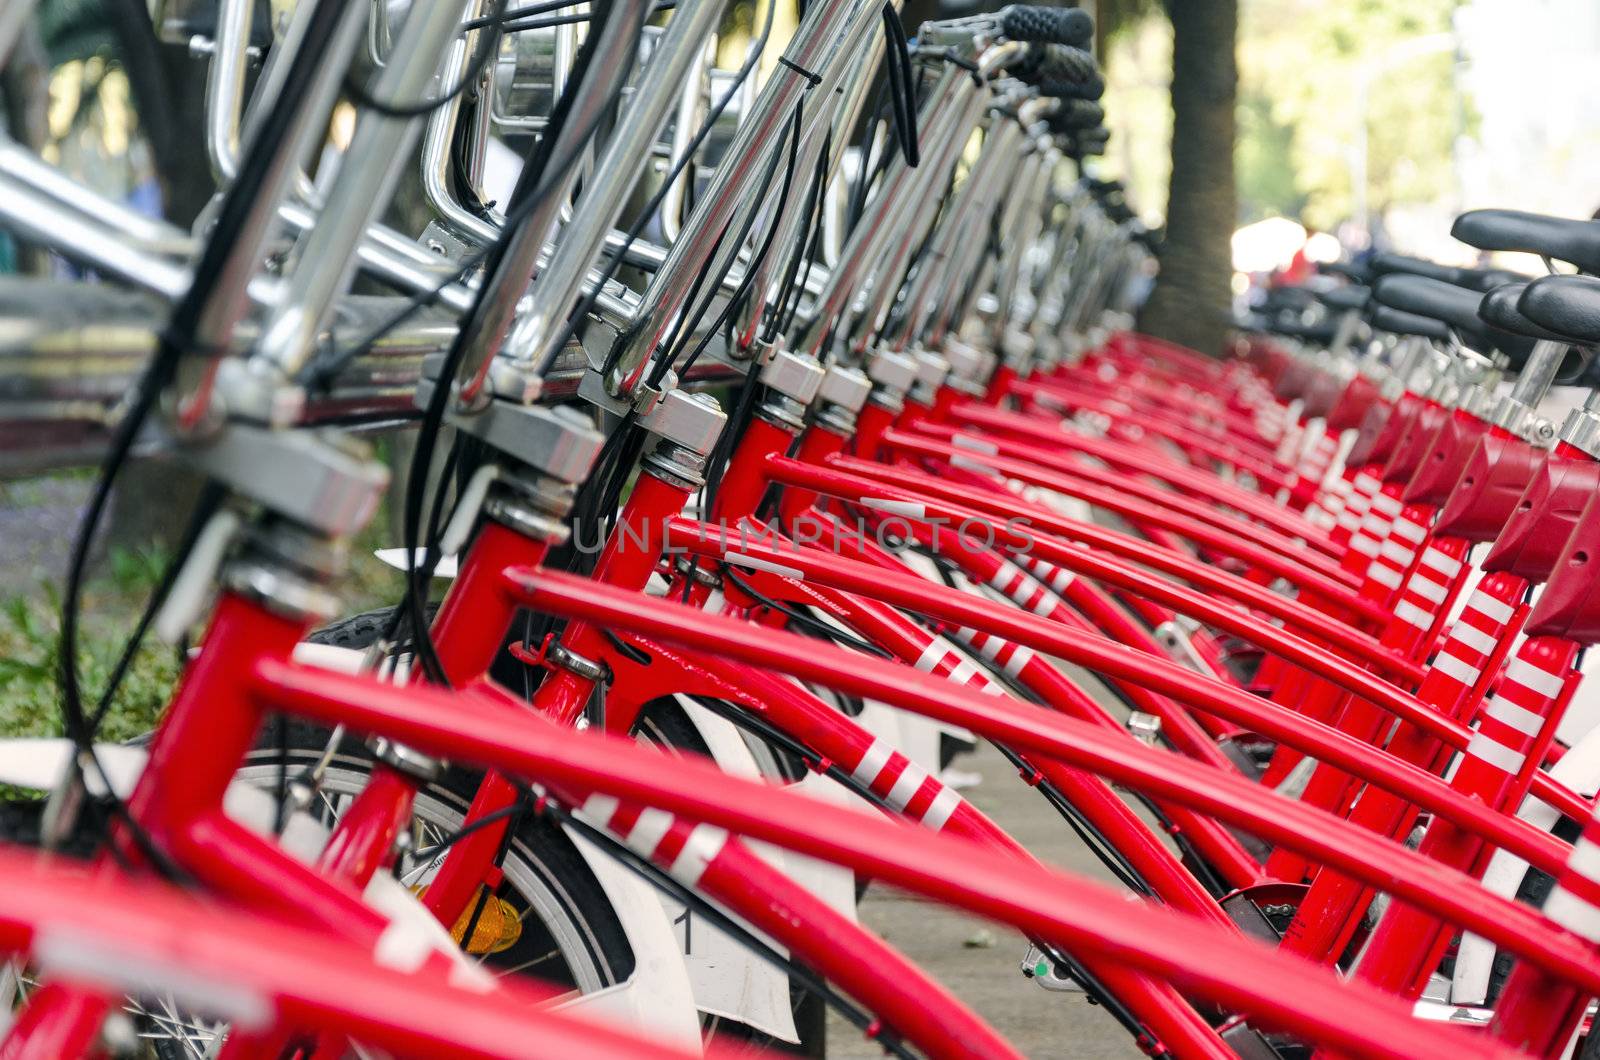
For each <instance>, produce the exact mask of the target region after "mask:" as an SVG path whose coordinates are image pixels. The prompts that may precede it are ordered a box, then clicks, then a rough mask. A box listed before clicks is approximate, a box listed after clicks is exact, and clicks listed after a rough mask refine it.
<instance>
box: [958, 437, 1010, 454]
mask: <svg viewBox="0 0 1600 1060" xmlns="http://www.w3.org/2000/svg"><path fill="white" fill-rule="evenodd" d="M950 444H951V445H953V446H955V447H956V448H958V449H970V450H972V451H973V452H974V453H998V452H999V451H1000V447H999V446H997V445H995V444H994V443H993V442H990V441H985V440H984V439H982V438H974V437H973V436H972V435H970V434H957V435H952V436H951V438H950Z"/></svg>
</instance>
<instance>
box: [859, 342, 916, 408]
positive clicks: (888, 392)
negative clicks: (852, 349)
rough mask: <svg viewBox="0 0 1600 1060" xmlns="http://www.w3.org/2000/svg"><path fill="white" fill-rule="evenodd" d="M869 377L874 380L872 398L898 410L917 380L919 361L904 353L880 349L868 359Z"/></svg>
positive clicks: (875, 401)
mask: <svg viewBox="0 0 1600 1060" xmlns="http://www.w3.org/2000/svg"><path fill="white" fill-rule="evenodd" d="M867 378H868V379H870V380H872V395H871V400H872V401H873V402H874V403H875V404H878V405H882V406H883V407H884V408H887V409H891V410H893V411H896V412H898V411H899V410H900V409H901V408H903V407H904V405H905V398H906V391H908V390H910V389H911V387H912V386H913V385H914V384H915V383H916V381H917V362H916V361H914V360H912V359H911V358H910V357H907V356H906V355H905V354H903V353H895V352H894V351H893V350H883V349H880V350H878V351H877V352H875V353H873V354H872V355H871V357H870V358H869V359H868V361H867Z"/></svg>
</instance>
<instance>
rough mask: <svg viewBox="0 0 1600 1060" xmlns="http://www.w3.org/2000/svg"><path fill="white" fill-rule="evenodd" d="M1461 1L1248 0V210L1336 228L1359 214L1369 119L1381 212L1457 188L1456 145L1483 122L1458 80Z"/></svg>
mask: <svg viewBox="0 0 1600 1060" xmlns="http://www.w3.org/2000/svg"><path fill="white" fill-rule="evenodd" d="M1458 3H1459V0H1342V2H1340V3H1336V4H1335V3H1325V2H1323V0H1244V2H1243V8H1242V11H1241V33H1240V43H1239V67H1240V78H1241V82H1242V84H1241V88H1242V92H1241V114H1240V140H1239V144H1238V148H1237V155H1236V157H1237V158H1238V159H1239V161H1240V168H1239V190H1240V199H1241V208H1242V212H1243V213H1244V214H1245V215H1246V219H1254V218H1258V217H1261V216H1266V215H1269V214H1272V213H1283V214H1288V215H1290V216H1294V215H1296V214H1299V215H1301V216H1303V217H1304V219H1305V220H1306V221H1307V222H1308V223H1309V224H1311V225H1313V226H1315V227H1319V228H1329V227H1332V226H1333V225H1336V224H1337V223H1339V222H1340V221H1343V220H1345V219H1348V218H1349V217H1351V216H1352V215H1353V214H1354V213H1355V212H1356V210H1357V208H1358V206H1359V196H1358V194H1357V190H1356V188H1355V187H1354V185H1353V181H1354V180H1355V179H1356V177H1355V175H1356V174H1358V173H1359V172H1360V165H1361V163H1360V153H1361V152H1360V146H1361V137H1360V131H1361V129H1362V126H1363V124H1364V125H1365V129H1366V171H1367V180H1366V185H1367V202H1368V210H1369V213H1370V214H1371V215H1373V216H1376V215H1378V214H1381V212H1382V211H1383V209H1384V208H1385V207H1387V206H1388V205H1390V204H1391V203H1396V202H1415V201H1425V200H1429V199H1432V198H1435V197H1437V196H1439V195H1442V194H1445V193H1447V192H1448V191H1449V190H1450V189H1451V187H1452V183H1453V175H1452V164H1451V160H1452V151H1453V147H1454V144H1455V141H1456V138H1457V137H1458V136H1460V135H1462V134H1464V133H1467V132H1469V131H1470V127H1471V124H1472V116H1471V115H1470V114H1469V113H1467V112H1466V111H1465V110H1464V109H1463V108H1462V106H1461V104H1460V103H1459V102H1458V101H1459V98H1460V97H1459V95H1458V93H1457V92H1456V88H1455V84H1454V63H1455V56H1454V54H1453V48H1452V47H1451V40H1450V37H1449V32H1450V28H1451V16H1452V14H1453V13H1454V11H1455V9H1456V7H1457V6H1458ZM1363 104H1365V113H1364V114H1363Z"/></svg>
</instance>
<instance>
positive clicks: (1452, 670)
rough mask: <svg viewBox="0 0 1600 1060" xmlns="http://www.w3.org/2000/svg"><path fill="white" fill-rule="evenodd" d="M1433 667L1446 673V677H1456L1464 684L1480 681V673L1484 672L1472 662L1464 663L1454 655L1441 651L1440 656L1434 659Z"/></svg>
mask: <svg viewBox="0 0 1600 1060" xmlns="http://www.w3.org/2000/svg"><path fill="white" fill-rule="evenodd" d="M1433 668H1434V669H1435V670H1438V671H1439V672H1440V673H1442V674H1444V675H1445V676H1446V677H1453V678H1455V679H1456V680H1457V681H1460V682H1461V683H1462V684H1464V685H1473V684H1476V683H1477V681H1478V675H1479V674H1480V673H1482V671H1481V670H1479V669H1478V668H1477V667H1476V666H1473V665H1472V664H1471V663H1464V662H1462V661H1461V660H1460V659H1458V658H1456V657H1455V656H1454V655H1447V654H1444V653H1440V655H1439V657H1438V658H1436V659H1434V660H1433Z"/></svg>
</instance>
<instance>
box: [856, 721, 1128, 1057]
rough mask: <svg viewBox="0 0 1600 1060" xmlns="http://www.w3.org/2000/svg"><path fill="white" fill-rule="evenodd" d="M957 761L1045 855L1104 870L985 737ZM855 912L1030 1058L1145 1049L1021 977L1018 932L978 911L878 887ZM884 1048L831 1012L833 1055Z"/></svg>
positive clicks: (1072, 1000)
mask: <svg viewBox="0 0 1600 1060" xmlns="http://www.w3.org/2000/svg"><path fill="white" fill-rule="evenodd" d="M956 768H957V769H961V770H970V771H972V772H976V773H981V774H982V775H983V783H982V784H980V785H978V786H977V787H975V788H971V789H968V790H967V791H965V792H963V794H965V795H966V796H967V798H968V799H969V800H971V802H972V803H973V804H974V805H975V806H977V807H978V808H979V809H980V810H982V811H983V812H985V813H987V814H988V815H989V816H990V817H992V818H994V820H995V821H996V822H997V823H998V824H999V825H1000V826H1001V827H1002V828H1004V829H1005V830H1006V831H1008V832H1010V833H1011V834H1012V835H1013V836H1015V837H1016V838H1017V839H1018V840H1019V841H1021V842H1022V844H1023V845H1024V846H1026V847H1027V848H1028V849H1029V850H1030V851H1032V852H1033V853H1034V854H1035V855H1037V856H1038V857H1039V858H1040V859H1041V860H1044V861H1047V862H1049V863H1051V864H1053V865H1058V866H1060V867H1062V868H1064V869H1067V870H1069V871H1072V872H1075V873H1079V874H1082V875H1086V876H1092V877H1095V878H1097V879H1109V876H1108V874H1107V873H1106V872H1105V870H1104V869H1103V868H1102V867H1101V865H1100V863H1099V862H1098V861H1096V860H1095V859H1094V857H1093V856H1092V855H1091V854H1089V853H1088V852H1087V851H1086V850H1084V849H1083V845H1082V844H1081V843H1080V842H1079V841H1078V839H1077V837H1076V836H1074V835H1073V834H1072V832H1071V830H1070V829H1069V828H1068V827H1067V825H1066V823H1065V822H1064V821H1062V820H1061V818H1060V817H1059V816H1058V815H1057V814H1056V812H1055V811H1054V810H1052V809H1051V808H1050V807H1049V806H1048V805H1046V803H1045V801H1044V800H1043V799H1042V798H1040V797H1039V796H1038V794H1037V793H1035V792H1033V791H1031V790H1030V789H1029V788H1027V787H1026V786H1025V785H1024V784H1023V783H1022V781H1021V780H1019V779H1018V777H1017V775H1016V771H1015V770H1013V769H1012V768H1011V766H1010V764H1009V763H1007V762H1006V761H1005V759H1003V758H1001V757H1000V754H999V752H997V751H995V750H994V749H993V748H992V747H990V746H988V745H987V744H985V745H984V746H983V747H982V748H980V749H979V750H978V751H977V752H976V753H975V754H972V755H968V756H966V757H964V758H962V759H960V760H959V761H958V762H957V763H956ZM860 912H861V919H862V921H863V922H865V923H866V924H867V925H868V926H870V927H871V928H872V929H873V930H875V931H877V932H878V933H879V934H880V935H882V936H883V937H884V938H886V939H887V940H888V941H889V942H891V943H892V944H893V945H894V946H895V947H897V948H898V949H899V950H901V952H903V953H905V954H906V955H907V956H908V957H910V958H911V959H912V960H913V961H915V962H916V963H917V964H919V965H921V966H922V967H923V968H926V969H927V970H928V971H929V972H931V973H932V974H933V975H934V976H935V977H936V978H938V979H939V980H940V981H941V982H943V983H945V984H947V985H948V986H949V987H950V988H951V989H952V990H953V991H954V992H955V994H956V995H957V996H959V997H961V998H962V999H964V1000H965V1001H966V1002H967V1003H968V1004H969V1005H971V1006H972V1007H973V1008H974V1009H976V1010H977V1012H978V1013H979V1014H981V1015H982V1016H984V1017H985V1018H986V1019H988V1020H989V1021H990V1022H991V1023H993V1024H994V1026H995V1027H996V1028H997V1029H999V1030H1000V1032H1001V1033H1003V1034H1005V1035H1006V1036H1007V1037H1008V1038H1010V1039H1011V1041H1012V1042H1014V1043H1015V1044H1016V1045H1017V1047H1018V1048H1019V1049H1021V1050H1022V1051H1023V1052H1024V1053H1026V1054H1027V1055H1028V1056H1030V1057H1035V1058H1045V1057H1072V1058H1074V1060H1078V1058H1083V1060H1095V1058H1117V1060H1122V1058H1129V1060H1132V1058H1135V1057H1140V1056H1142V1055H1143V1054H1142V1053H1140V1052H1139V1050H1138V1049H1137V1048H1135V1047H1134V1045H1133V1042H1132V1040H1131V1039H1130V1038H1129V1037H1128V1035H1127V1033H1126V1032H1125V1031H1123V1029H1122V1027H1121V1026H1119V1025H1118V1024H1117V1023H1116V1022H1115V1021H1114V1020H1112V1019H1111V1018H1110V1017H1109V1016H1107V1015H1106V1014H1105V1012H1104V1011H1103V1010H1102V1009H1100V1008H1099V1006H1096V1005H1092V1004H1090V1003H1089V1002H1088V1001H1086V1000H1085V999H1084V997H1083V995H1082V994H1076V993H1073V994H1066V993H1048V992H1046V991H1045V990H1043V989H1041V988H1039V987H1037V986H1035V985H1033V983H1032V982H1031V981H1030V980H1027V979H1025V978H1024V977H1023V975H1022V973H1021V971H1020V970H1019V966H1020V964H1021V961H1022V956H1023V953H1024V952H1025V951H1026V948H1027V944H1026V943H1025V942H1024V941H1023V940H1022V936H1020V935H1018V934H1017V933H1016V932H1015V931H1012V930H1010V929H1008V928H1000V927H996V926H994V925H991V924H989V923H988V922H987V921H983V920H980V919H978V918H976V917H971V916H966V915H963V914H959V913H955V912H952V911H950V910H949V909H946V908H944V907H943V906H939V905H936V904H934V903H931V902H926V901H923V900H922V899H920V898H913V897H909V896H906V895H904V894H900V893H897V892H894V891H891V890H889V889H888V888H885V887H882V886H874V887H872V888H871V889H869V890H868V891H867V895H866V898H865V899H864V900H863V901H862V903H861V908H860ZM882 1056H883V1050H882V1049H881V1048H879V1047H878V1046H876V1045H873V1044H872V1043H871V1042H867V1041H864V1040H863V1039H862V1038H861V1037H860V1035H859V1034H858V1032H857V1031H856V1029H855V1028H854V1027H852V1026H850V1025H849V1024H848V1023H846V1022H845V1021H844V1020H842V1019H840V1018H838V1017H837V1016H835V1015H831V1014H830V1017H829V1025H828V1057H829V1060H876V1058H879V1057H882Z"/></svg>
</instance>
